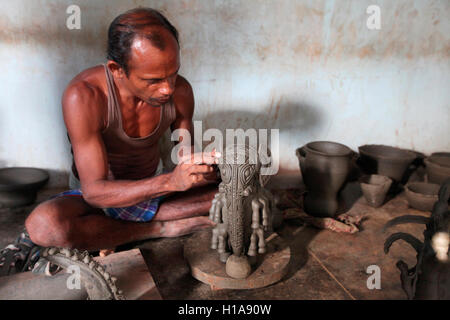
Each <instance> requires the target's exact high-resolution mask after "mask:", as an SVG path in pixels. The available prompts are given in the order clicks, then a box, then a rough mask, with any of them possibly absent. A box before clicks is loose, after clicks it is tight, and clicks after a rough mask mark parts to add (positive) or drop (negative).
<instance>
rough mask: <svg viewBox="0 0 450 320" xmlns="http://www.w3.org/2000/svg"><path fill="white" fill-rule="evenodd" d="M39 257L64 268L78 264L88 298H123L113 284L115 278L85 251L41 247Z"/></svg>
mask: <svg viewBox="0 0 450 320" xmlns="http://www.w3.org/2000/svg"><path fill="white" fill-rule="evenodd" d="M41 257H42V258H44V259H46V260H48V261H49V262H51V263H53V264H55V265H57V266H59V267H61V268H64V269H67V268H68V267H69V266H73V265H76V266H78V267H79V269H80V275H81V280H82V281H83V282H84V286H85V289H86V292H87V293H88V295H89V299H90V300H125V298H124V297H123V295H122V291H121V290H119V289H118V288H117V286H116V284H115V282H116V280H117V279H116V278H115V277H113V276H111V275H110V274H109V273H108V272H106V271H105V268H104V267H103V266H102V265H101V264H99V263H98V262H96V261H95V260H94V259H93V257H92V256H91V255H90V254H89V253H88V252H87V251H84V252H79V251H78V250H77V249H67V248H56V247H50V248H44V249H43V251H42V253H41Z"/></svg>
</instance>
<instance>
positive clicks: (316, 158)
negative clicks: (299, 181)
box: [296, 141, 353, 217]
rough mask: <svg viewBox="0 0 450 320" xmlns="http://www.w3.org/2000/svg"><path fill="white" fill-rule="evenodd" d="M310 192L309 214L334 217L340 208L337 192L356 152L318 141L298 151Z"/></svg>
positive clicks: (343, 181) (308, 200)
mask: <svg viewBox="0 0 450 320" xmlns="http://www.w3.org/2000/svg"><path fill="white" fill-rule="evenodd" d="M296 155H297V157H298V159H299V164H300V169H301V172H302V176H303V182H304V183H305V185H306V189H307V193H306V195H305V199H304V210H305V212H306V213H308V214H310V215H312V216H316V217H333V216H334V215H335V214H336V211H337V209H338V199H337V195H338V192H339V190H340V189H341V188H342V186H343V185H344V183H345V182H346V180H347V177H348V174H349V172H350V166H351V159H352V156H353V151H352V150H351V149H350V148H348V147H347V146H345V145H343V144H340V143H336V142H331V141H314V142H310V143H308V144H306V145H305V146H303V147H301V148H298V149H297V150H296Z"/></svg>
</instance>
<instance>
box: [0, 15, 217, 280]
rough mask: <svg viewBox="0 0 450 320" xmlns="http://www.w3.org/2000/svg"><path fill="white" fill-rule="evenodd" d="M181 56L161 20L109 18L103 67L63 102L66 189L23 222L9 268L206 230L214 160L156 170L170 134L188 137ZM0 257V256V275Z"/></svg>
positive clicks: (190, 102)
mask: <svg viewBox="0 0 450 320" xmlns="http://www.w3.org/2000/svg"><path fill="white" fill-rule="evenodd" d="M179 52H180V48H179V44H178V33H177V30H176V29H175V28H174V27H173V26H172V25H171V24H170V22H169V21H167V19H166V18H165V17H164V16H162V15H161V14H160V13H159V12H157V11H155V10H152V9H146V8H138V9H134V10H131V11H128V12H126V13H124V14H122V15H120V16H118V17H117V18H116V19H114V21H113V22H112V23H111V25H110V27H109V31H108V61H107V63H106V64H105V65H100V66H95V67H92V68H89V69H87V70H85V71H83V72H81V73H80V74H79V75H77V76H76V77H75V78H74V79H73V80H72V81H71V82H70V83H69V85H68V87H67V88H66V90H65V92H64V95H63V99H62V107H63V115H64V121H65V124H66V127H67V131H68V135H69V138H70V141H71V144H72V149H73V157H74V165H73V166H72V173H71V174H72V176H71V188H72V190H70V191H68V192H63V193H62V194H59V195H57V196H55V197H53V198H52V199H50V200H48V201H46V202H44V203H42V204H40V205H39V206H37V207H36V209H34V211H33V212H32V213H31V214H30V215H29V217H28V218H27V220H26V222H25V227H26V230H27V231H28V233H29V238H30V239H31V241H30V239H28V238H27V237H26V235H22V237H21V238H20V239H19V241H18V244H17V245H16V246H10V247H9V253H10V254H11V252H13V253H14V254H15V257H16V258H15V260H20V261H15V262H16V267H17V266H19V265H20V269H21V270H25V269H30V268H29V267H30V266H31V265H32V263H33V262H35V261H36V257H37V254H36V252H35V250H34V251H33V250H31V249H32V248H35V247H36V246H35V245H38V246H44V247H49V246H57V247H69V248H77V249H81V250H83V249H86V250H91V251H94V250H100V249H105V248H114V247H115V246H117V245H120V244H124V243H128V242H132V241H138V240H144V239H148V238H154V237H175V236H179V235H185V234H188V233H191V232H193V231H196V230H199V229H202V228H207V227H211V226H212V225H213V222H212V221H210V220H209V219H208V217H207V216H204V214H206V213H207V212H208V210H209V208H210V206H211V201H212V199H213V197H214V194H215V193H216V191H217V189H216V186H215V185H212V183H214V182H216V181H217V179H218V178H217V172H216V170H215V169H214V166H213V164H215V163H217V160H218V157H219V156H220V155H219V154H215V153H214V152H213V153H199V154H195V155H192V156H190V155H185V156H184V157H183V158H182V160H181V161H180V162H179V163H178V165H177V166H176V167H175V169H174V170H173V171H172V172H163V170H162V162H161V159H160V154H159V151H158V150H159V149H158V140H159V139H160V138H161V136H162V135H163V133H164V132H165V131H166V129H168V128H169V127H170V128H171V130H175V129H178V128H183V129H186V130H189V131H190V132H191V133H192V131H193V130H192V115H193V112H194V97H193V93H192V88H191V86H190V84H189V83H188V81H187V80H186V79H184V78H183V77H182V76H180V75H178V70H179V68H180V55H179ZM181 143H183V141H182V142H181ZM184 143H189V146H190V145H191V142H188V141H184ZM192 160H196V161H192ZM189 189H191V190H189ZM188 190H189V191H188ZM180 192H181V193H180ZM137 222H141V223H137ZM27 250H28V251H27ZM7 253H8V249H4V250H2V255H3V268H5V267H6V268H8V267H9V266H5V263H4V262H5V261H6V259H5V258H4V257H5V256H6V254H7ZM30 254H33V257H30V256H29V255H30ZM0 258H1V255H0ZM26 259H28V260H29V261H28V262H29V263H28V264H29V265H28V266H27V265H25V264H24V262H23V260H26ZM9 261H11V259H9ZM0 263H1V261H0ZM0 269H1V267H0ZM0 273H1V272H0Z"/></svg>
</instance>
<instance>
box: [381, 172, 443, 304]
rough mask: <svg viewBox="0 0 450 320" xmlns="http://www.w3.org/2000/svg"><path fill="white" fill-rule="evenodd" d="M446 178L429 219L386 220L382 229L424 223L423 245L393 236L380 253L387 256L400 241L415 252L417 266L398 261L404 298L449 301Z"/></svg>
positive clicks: (413, 239)
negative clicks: (393, 245)
mask: <svg viewBox="0 0 450 320" xmlns="http://www.w3.org/2000/svg"><path fill="white" fill-rule="evenodd" d="M449 198H450V179H448V180H446V181H445V182H444V183H443V184H442V185H441V187H440V190H439V200H438V201H437V202H436V203H435V204H434V206H433V210H432V213H431V217H430V218H428V217H424V216H413V215H406V216H401V217H397V218H395V219H392V220H391V221H389V222H388V223H387V224H386V226H385V228H384V229H385V230H386V229H387V228H389V227H391V226H394V225H398V224H402V223H423V224H426V229H425V231H424V233H423V234H424V242H423V243H422V242H421V241H420V240H419V239H417V238H416V237H414V236H412V235H410V234H408V233H402V232H398V233H394V234H392V235H391V236H390V237H388V238H387V239H386V242H385V244H384V252H385V253H386V254H387V253H388V252H389V248H390V247H391V245H392V244H393V243H394V242H395V241H397V240H399V239H402V240H404V241H406V242H407V243H409V244H410V245H411V246H412V247H413V248H414V249H415V250H416V251H417V264H416V266H414V267H413V268H411V269H409V268H408V265H407V264H406V263H405V262H404V261H402V260H399V261H398V262H397V268H398V269H400V272H401V275H400V280H401V282H402V288H403V290H404V291H405V292H406V295H407V297H408V299H410V300H411V299H417V300H428V299H431V300H441V299H442V300H449V299H450V260H449V257H448V254H449V251H448V249H449V234H450V211H449V210H448V201H449Z"/></svg>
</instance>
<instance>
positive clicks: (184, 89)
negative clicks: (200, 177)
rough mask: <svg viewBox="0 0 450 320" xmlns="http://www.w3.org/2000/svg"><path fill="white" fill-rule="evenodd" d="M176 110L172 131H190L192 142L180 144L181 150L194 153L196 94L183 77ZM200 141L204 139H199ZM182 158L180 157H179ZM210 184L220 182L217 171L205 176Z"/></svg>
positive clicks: (177, 86)
mask: <svg viewBox="0 0 450 320" xmlns="http://www.w3.org/2000/svg"><path fill="white" fill-rule="evenodd" d="M173 100H174V103H175V109H176V112H177V117H176V119H175V121H174V122H173V123H172V125H171V127H170V129H171V130H172V132H173V131H174V130H177V129H185V130H187V131H189V134H190V137H191V140H190V141H183V140H182V139H181V140H180V141H179V142H178V144H179V146H178V147H180V150H183V149H184V150H186V149H187V148H190V153H191V154H193V153H194V138H195V137H194V126H193V124H192V116H193V115H194V104H195V103H194V93H193V90H192V87H191V85H190V83H189V82H188V81H187V80H186V79H185V78H184V77H182V76H180V75H179V76H178V78H177V83H176V94H175V95H174V98H173ZM198 139H200V141H201V140H202V137H198ZM181 155H182V154H181ZM179 156H180V155H179ZM204 177H205V179H206V180H207V181H208V182H210V183H211V182H216V181H218V175H217V171H216V170H214V169H213V171H211V173H208V174H205V175H204Z"/></svg>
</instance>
